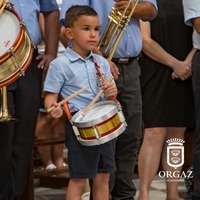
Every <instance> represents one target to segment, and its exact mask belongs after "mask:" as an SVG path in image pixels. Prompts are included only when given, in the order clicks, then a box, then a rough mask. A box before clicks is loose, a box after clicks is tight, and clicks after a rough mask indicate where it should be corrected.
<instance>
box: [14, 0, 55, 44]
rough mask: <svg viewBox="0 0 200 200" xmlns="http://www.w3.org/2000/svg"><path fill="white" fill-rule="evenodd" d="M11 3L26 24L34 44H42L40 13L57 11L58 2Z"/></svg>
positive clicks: (21, 0) (16, 0) (25, 0)
mask: <svg viewBox="0 0 200 200" xmlns="http://www.w3.org/2000/svg"><path fill="white" fill-rule="evenodd" d="M11 3H13V4H14V9H15V10H16V11H17V13H18V15H19V16H20V18H21V19H22V20H23V21H24V22H25V23H26V26H27V29H28V32H29V34H30V37H31V39H32V41H33V43H34V44H35V45H36V46H37V45H39V44H40V43H41V31H40V27H39V22H38V19H39V13H40V12H50V11H54V10H57V9H58V4H57V2H56V1H55V0H11Z"/></svg>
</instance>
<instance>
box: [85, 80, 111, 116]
mask: <svg viewBox="0 0 200 200" xmlns="http://www.w3.org/2000/svg"><path fill="white" fill-rule="evenodd" d="M112 80H113V76H111V77H110V78H109V79H108V81H107V82H111V81H112ZM103 92H104V90H103V89H101V90H100V91H99V92H98V93H97V95H96V96H95V97H94V99H93V100H92V101H91V102H90V103H89V105H88V106H87V107H86V108H85V109H84V110H83V113H82V114H83V115H84V114H85V113H86V112H87V111H88V110H89V109H90V108H91V107H92V106H93V105H94V104H95V102H96V101H97V100H98V98H99V97H100V96H101V94H102V93H103Z"/></svg>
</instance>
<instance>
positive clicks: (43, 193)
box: [35, 177, 190, 200]
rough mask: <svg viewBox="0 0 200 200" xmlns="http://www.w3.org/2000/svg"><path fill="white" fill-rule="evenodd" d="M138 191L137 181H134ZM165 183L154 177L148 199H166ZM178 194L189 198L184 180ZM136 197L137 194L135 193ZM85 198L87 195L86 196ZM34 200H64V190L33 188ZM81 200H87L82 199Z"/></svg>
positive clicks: (181, 181) (86, 199)
mask: <svg viewBox="0 0 200 200" xmlns="http://www.w3.org/2000/svg"><path fill="white" fill-rule="evenodd" d="M134 182H135V184H136V187H137V189H138V185H139V180H138V179H135V180H134ZM165 191H166V187H165V181H164V180H163V179H160V178H158V177H155V179H154V181H153V183H152V185H151V190H150V199H152V200H165V198H166V193H165ZM179 192H180V195H181V197H182V198H184V199H187V200H189V199H190V197H189V195H187V193H186V187H185V182H184V180H180V184H179ZM137 195H138V193H137ZM86 196H87V195H86ZM35 200H65V189H61V190H55V189H50V188H41V187H35ZM82 200H88V198H86V197H85V198H83V199H82Z"/></svg>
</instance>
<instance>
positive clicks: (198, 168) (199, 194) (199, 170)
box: [192, 51, 200, 200]
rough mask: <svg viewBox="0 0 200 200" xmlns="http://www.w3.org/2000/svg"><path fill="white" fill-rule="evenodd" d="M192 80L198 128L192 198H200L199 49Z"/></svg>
mask: <svg viewBox="0 0 200 200" xmlns="http://www.w3.org/2000/svg"><path fill="white" fill-rule="evenodd" d="M192 71H193V75H192V81H193V90H194V98H195V117H196V130H195V139H194V150H193V151H194V152H193V170H194V184H195V191H194V193H193V194H192V199H194V200H196V199H200V51H197V52H196V53H195V55H194V57H193V61H192Z"/></svg>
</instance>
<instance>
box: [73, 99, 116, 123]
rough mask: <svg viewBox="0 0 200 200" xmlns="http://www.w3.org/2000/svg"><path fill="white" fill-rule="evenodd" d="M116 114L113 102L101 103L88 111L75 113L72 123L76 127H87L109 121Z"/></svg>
mask: <svg viewBox="0 0 200 200" xmlns="http://www.w3.org/2000/svg"><path fill="white" fill-rule="evenodd" d="M117 112H118V109H117V106H116V103H115V102H114V101H102V102H99V103H96V104H94V106H93V107H91V108H90V110H89V111H87V112H86V113H84V112H83V111H82V110H81V111H79V112H77V113H76V114H75V115H74V116H73V117H72V121H73V123H74V124H76V125H77V126H79V125H81V126H88V125H89V124H90V125H91V124H93V125H94V124H97V123H100V122H101V121H104V120H106V119H109V118H110V117H112V116H113V115H115V114H116V113H117Z"/></svg>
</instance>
